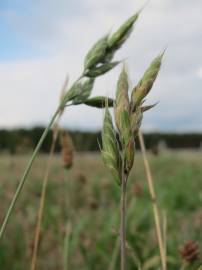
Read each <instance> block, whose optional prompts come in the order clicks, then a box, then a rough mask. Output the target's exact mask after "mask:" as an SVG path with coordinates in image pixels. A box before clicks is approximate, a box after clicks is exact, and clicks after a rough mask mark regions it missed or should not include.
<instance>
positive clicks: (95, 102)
mask: <svg viewBox="0 0 202 270" xmlns="http://www.w3.org/2000/svg"><path fill="white" fill-rule="evenodd" d="M106 101H107V106H108V107H113V105H114V100H113V99H112V98H107V97H103V96H98V97H93V98H89V99H87V100H86V101H85V102H84V104H85V105H88V106H91V107H95V108H105V106H106Z"/></svg>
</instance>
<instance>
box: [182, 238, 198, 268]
mask: <svg viewBox="0 0 202 270" xmlns="http://www.w3.org/2000/svg"><path fill="white" fill-rule="evenodd" d="M180 254H181V257H182V259H183V260H184V261H186V262H187V263H193V262H195V261H197V260H198V259H199V245H198V243H197V242H195V241H188V242H186V243H185V244H184V245H183V246H182V247H181V248H180Z"/></svg>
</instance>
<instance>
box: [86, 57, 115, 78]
mask: <svg viewBox="0 0 202 270" xmlns="http://www.w3.org/2000/svg"><path fill="white" fill-rule="evenodd" d="M119 63H120V62H118V61H116V62H112V63H106V64H103V65H101V66H99V67H95V68H93V69H89V70H87V72H86V73H85V76H87V77H91V78H95V77H98V76H101V75H103V74H105V73H106V72H108V71H110V70H111V69H113V68H115V67H116V66H117V65H118V64H119Z"/></svg>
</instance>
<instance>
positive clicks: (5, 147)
mask: <svg viewBox="0 0 202 270" xmlns="http://www.w3.org/2000/svg"><path fill="white" fill-rule="evenodd" d="M43 130H44V127H34V128H30V129H22V128H21V129H12V130H6V129H2V130H0V151H1V152H3V151H8V152H10V153H18V152H27V151H31V150H32V149H33V148H34V147H35V146H36V144H37V142H38V140H39V137H40V136H41V134H42V132H43ZM69 134H70V135H71V137H72V139H73V142H74V145H75V149H76V150H77V151H98V150H99V143H98V142H101V133H100V132H86V131H69ZM144 136H145V143H146V147H147V149H152V148H154V147H158V146H159V145H163V146H164V147H167V148H173V149H176V148H199V147H202V134H199V133H181V134H178V133H146V134H144ZM51 140H52V132H49V134H48V136H47V138H46V140H45V142H44V143H43V145H42V148H41V152H44V153H46V152H48V151H49V149H50V144H51ZM136 145H137V148H139V143H138V141H137V143H136ZM59 150H60V143H59V139H58V141H57V144H56V151H57V152H58V151H59Z"/></svg>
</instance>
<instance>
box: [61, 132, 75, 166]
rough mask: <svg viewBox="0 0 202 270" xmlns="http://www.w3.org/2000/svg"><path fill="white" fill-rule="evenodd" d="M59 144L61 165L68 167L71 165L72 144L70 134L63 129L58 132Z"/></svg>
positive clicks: (72, 156)
mask: <svg viewBox="0 0 202 270" xmlns="http://www.w3.org/2000/svg"><path fill="white" fill-rule="evenodd" d="M60 144H61V156H62V164H63V167H64V168H66V169H70V168H71V167H72V165H73V158H74V146H73V142H72V139H71V137H70V135H69V134H68V133H67V132H66V131H64V130H62V131H61V134H60Z"/></svg>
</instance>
